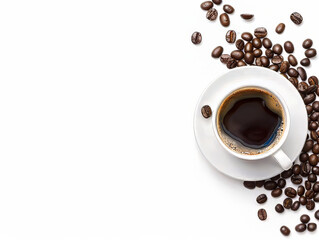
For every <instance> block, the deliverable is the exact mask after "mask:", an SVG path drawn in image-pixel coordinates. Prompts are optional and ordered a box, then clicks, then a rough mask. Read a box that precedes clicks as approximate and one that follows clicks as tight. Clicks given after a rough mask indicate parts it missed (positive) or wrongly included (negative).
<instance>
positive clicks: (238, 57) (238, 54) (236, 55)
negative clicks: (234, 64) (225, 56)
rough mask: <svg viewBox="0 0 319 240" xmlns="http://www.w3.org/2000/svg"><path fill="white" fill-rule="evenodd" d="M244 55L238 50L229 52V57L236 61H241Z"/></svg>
mask: <svg viewBox="0 0 319 240" xmlns="http://www.w3.org/2000/svg"><path fill="white" fill-rule="evenodd" d="M244 55H245V54H244V53H243V52H242V51H240V50H234V51H232V52H231V54H230V56H231V57H232V58H234V59H236V60H241V59H243V58H244Z"/></svg>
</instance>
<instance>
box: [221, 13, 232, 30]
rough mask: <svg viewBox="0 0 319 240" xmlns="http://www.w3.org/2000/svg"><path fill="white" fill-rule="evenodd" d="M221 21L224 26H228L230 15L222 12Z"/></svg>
mask: <svg viewBox="0 0 319 240" xmlns="http://www.w3.org/2000/svg"><path fill="white" fill-rule="evenodd" d="M219 21H220V23H221V24H222V25H223V26H224V27H228V26H229V24H230V20H229V16H228V14H227V13H222V14H221V15H220V16H219Z"/></svg>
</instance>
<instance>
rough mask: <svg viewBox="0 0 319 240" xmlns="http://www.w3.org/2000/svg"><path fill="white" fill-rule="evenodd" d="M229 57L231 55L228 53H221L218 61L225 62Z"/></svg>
mask: <svg viewBox="0 0 319 240" xmlns="http://www.w3.org/2000/svg"><path fill="white" fill-rule="evenodd" d="M230 58H231V56H230V55H229V54H222V55H221V56H220V61H221V62H222V63H224V64H226V63H227V62H228V60H229V59H230Z"/></svg>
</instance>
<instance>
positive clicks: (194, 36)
mask: <svg viewBox="0 0 319 240" xmlns="http://www.w3.org/2000/svg"><path fill="white" fill-rule="evenodd" d="M191 40H192V43H194V44H200V43H201V42H202V34H201V33H200V32H194V33H193V34H192V38H191Z"/></svg>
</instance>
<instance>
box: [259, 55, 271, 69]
mask: <svg viewBox="0 0 319 240" xmlns="http://www.w3.org/2000/svg"><path fill="white" fill-rule="evenodd" d="M261 63H262V65H263V66H264V67H268V66H269V64H270V62H269V59H268V58H267V57H265V56H262V57H261Z"/></svg>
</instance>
